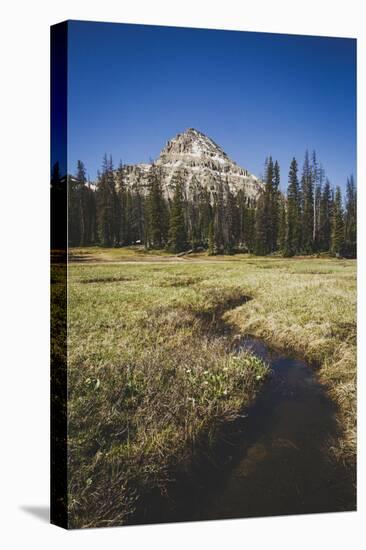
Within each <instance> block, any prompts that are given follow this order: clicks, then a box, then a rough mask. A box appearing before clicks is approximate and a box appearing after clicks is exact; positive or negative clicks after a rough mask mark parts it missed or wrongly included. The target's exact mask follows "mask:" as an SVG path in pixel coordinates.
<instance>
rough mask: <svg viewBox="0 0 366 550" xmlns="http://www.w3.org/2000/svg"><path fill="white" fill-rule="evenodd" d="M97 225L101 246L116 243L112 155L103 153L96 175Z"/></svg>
mask: <svg viewBox="0 0 366 550" xmlns="http://www.w3.org/2000/svg"><path fill="white" fill-rule="evenodd" d="M96 193H97V195H96V201H97V226H98V237H99V242H100V244H101V245H102V246H107V247H111V246H114V245H115V244H116V226H117V216H116V204H117V193H116V189H115V181H114V173H113V162H112V157H109V158H108V157H107V155H104V159H103V167H102V173H101V174H100V175H99V177H98V183H97V191H96Z"/></svg>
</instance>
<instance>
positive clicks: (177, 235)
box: [53, 152, 357, 258]
mask: <svg viewBox="0 0 366 550" xmlns="http://www.w3.org/2000/svg"><path fill="white" fill-rule="evenodd" d="M160 175H161V174H160V168H159V166H156V165H153V166H152V168H151V170H150V172H149V176H148V182H147V190H145V191H143V190H142V189H141V188H139V187H137V186H135V187H134V188H131V187H130V186H128V185H126V183H125V171H124V168H123V165H122V164H120V165H119V166H118V168H117V169H116V170H115V169H114V166H113V162H112V158H111V157H107V156H106V155H105V157H104V159H103V165H102V169H101V172H100V173H99V174H98V178H97V182H96V185H95V186H94V185H93V186H92V185H91V184H90V183H89V182H88V180H87V176H86V169H85V166H84V164H83V162H82V161H78V165H77V172H76V175H75V177H70V176H69V177H68V178H67V180H68V242H69V245H70V246H88V245H100V246H105V247H120V246H128V245H133V244H143V245H144V246H145V247H146V248H148V249H151V248H155V249H162V248H167V249H168V250H170V251H171V252H173V253H179V252H182V251H185V250H188V249H193V250H200V249H207V250H208V252H209V254H224V253H225V254H232V253H235V252H239V251H241V252H243V251H244V252H250V253H254V254H257V255H267V254H272V253H280V254H283V255H284V256H294V255H299V254H314V253H315V254H316V253H322V252H328V253H330V254H332V255H337V256H338V255H340V256H344V257H349V258H353V257H356V248H357V247H356V203H357V197H356V194H357V192H356V186H355V183H354V179H353V176H351V177H350V178H348V180H347V184H346V192H345V197H342V194H341V189H340V187H336V188H335V189H334V188H333V187H332V186H331V184H330V182H329V181H328V179H327V178H326V177H325V173H324V170H323V168H322V166H321V164H320V163H319V162H318V160H317V157H316V154H315V152H313V154H312V155H311V156H310V155H309V153H308V152H306V153H305V158H304V162H303V165H302V169H301V173H299V167H298V163H297V161H296V159H295V158H293V159H292V162H291V165H290V168H289V174H288V182H287V192H286V193H283V192H281V191H280V166H279V164H278V162H277V161H274V160H273V159H272V157H269V158H268V159H267V160H266V162H265V171H264V178H263V183H264V185H263V189H262V190H261V192H260V193H259V195H258V197H257V198H256V200H253V199H250V198H248V197H247V196H246V194H245V190H240V191H239V192H238V193H237V194H236V195H234V194H233V193H231V192H230V190H229V189H228V185H226V182H225V179H224V178H223V179H222V181H219V183H217V182H215V192H214V193H213V194H211V193H210V191H208V189H202V190H200V191H199V192H198V191H192V193H190V196H189V197H188V198H187V197H186V195H185V185H184V181H183V180H182V178H181V176H180V175H179V174H176V175H173V180H172V188H173V189H174V194H173V197H172V198H171V199H170V200H168V199H166V198H165V197H164V194H163V190H162V186H161V177H160ZM57 177H58V176H57V167H55V168H54V173H53V181H54V182H55V180H57Z"/></svg>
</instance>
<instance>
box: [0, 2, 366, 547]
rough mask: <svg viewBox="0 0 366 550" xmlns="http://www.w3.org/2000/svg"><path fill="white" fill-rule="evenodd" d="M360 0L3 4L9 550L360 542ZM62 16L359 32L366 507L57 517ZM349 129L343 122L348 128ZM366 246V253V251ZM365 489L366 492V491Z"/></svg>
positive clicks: (2, 387) (1, 497) (361, 72)
mask: <svg viewBox="0 0 366 550" xmlns="http://www.w3.org/2000/svg"><path fill="white" fill-rule="evenodd" d="M362 3H363V2H361V1H356V0H348V1H344V0H343V1H342V2H340V1H338V0H333V1H327V0H323V1H322V0H317V1H313V0H307V1H305V0H302V1H301V2H299V1H296V0H292V1H284V0H274V1H267V2H265V1H263V0H255V1H254V2H250V3H249V2H245V1H240V2H235V1H233V0H221V1H216V0H204V1H202V0H201V1H199V0H181V1H180V2H177V1H174V0H170V1H166V2H163V1H158V0H152V1H150V2H149V1H148V0H146V1H141V0H133V1H132V0H131V1H130V2H129V3H128V4H127V3H123V2H117V1H115V2H113V1H109V0H100V1H99V2H98V1H96V0H88V1H85V2H83V1H82V0H72V1H68V0H62V1H59V2H57V3H54V2H46V1H40V0H31V1H24V2H21V1H16V0H14V1H12V2H10V1H9V0H8V1H6V2H4V1H3V3H2V7H1V11H2V14H1V18H0V21H1V23H0V24H1V30H0V40H1V48H0V52H1V53H0V55H1V80H0V109H1V117H0V128H1V136H2V143H1V148H0V154H1V159H2V160H1V166H0V224H1V228H0V230H1V231H0V236H1V240H0V242H1V254H0V262H1V263H0V265H1V268H0V274H1V284H0V312H1V327H0V330H1V332H0V334H1V355H0V357H1V370H0V406H1V412H0V419H1V431H0V440H1V451H0V463H1V465H0V476H1V480H0V506H1V510H0V525H1V529H0V542H1V544H2V548H5V549H8V548H37V549H43V548H55V549H58V548H71V549H73V548H75V549H76V548H78V549H83V548H88V549H94V548H101V547H103V546H104V548H111V547H114V546H118V547H121V548H122V547H123V548H145V547H147V548H149V549H150V548H159V549H160V548H178V549H180V548H182V549H183V548H184V549H187V548H189V547H191V548H206V547H207V548H223V547H224V548H228V547H229V546H233V545H234V546H235V547H236V546H239V547H244V546H245V547H247V548H251V547H255V548H264V547H267V546H269V547H270V548H281V549H286V548H291V549H294V548H296V549H302V548H309V547H310V548H313V549H318V548H319V549H320V548H321V549H323V548H324V549H325V548H332V549H338V548H339V549H345V548H347V549H356V548H357V549H358V548H360V547H361V533H362V531H363V532H364V531H365V530H364V529H362V526H363V523H364V522H365V519H366V517H365V490H364V489H365V475H364V473H363V470H364V468H363V467H362V465H364V464H365V452H364V451H365V437H363V436H362V435H361V434H362V432H363V433H364V432H365V423H364V422H363V421H362V419H363V418H364V417H365V414H364V413H365V406H364V404H363V401H364V397H365V376H364V375H363V373H362V369H363V364H364V359H365V351H364V346H363V342H362V340H363V338H362V335H363V334H365V332H364V331H365V323H364V318H365V314H364V312H363V310H365V307H364V306H365V303H366V301H365V290H364V289H363V288H362V285H361V284H360V283H361V281H362V280H366V279H365V267H364V264H365V254H364V252H365V247H364V246H363V245H362V243H364V242H365V224H364V223H363V222H364V219H363V218H364V215H363V212H364V211H365V159H364V158H362V153H363V154H365V153H366V147H365V116H364V115H365V99H366V89H365V88H366V85H365V71H366V55H365V43H366V40H365V32H364V31H363V29H362V27H364V26H365V20H366V18H365V16H363V14H362ZM64 19H88V20H99V21H103V20H104V21H117V22H131V23H155V24H163V25H169V24H170V25H177V26H196V27H211V28H224V29H225V28H227V29H240V30H252V31H267V32H268V31H271V32H288V33H299V34H319V35H330V36H345V37H356V38H358V60H359V66H358V81H359V90H358V97H359V111H358V114H359V126H358V152H359V156H358V158H359V168H358V189H359V198H360V202H359V205H360V206H359V212H360V215H359V218H360V224H359V242H360V243H361V246H360V251H359V252H360V256H361V257H360V259H359V349H360V355H359V385H360V388H361V391H360V394H359V434H360V435H361V437H360V443H359V452H360V454H359V463H360V465H361V467H360V469H359V483H358V486H359V511H358V512H357V513H344V514H327V515H317V516H316V515H314V516H303V517H289V518H287V517H284V518H269V519H250V520H235V521H224V522H206V523H195V524H178V525H163V526H147V527H125V528H114V529H94V530H89V531H87V530H85V531H73V532H66V531H63V530H61V529H59V528H57V527H54V526H50V525H48V520H47V510H46V507H47V506H48V496H49V337H48V335H49V290H48V288H49V258H48V245H49V26H50V25H51V24H53V23H56V22H59V21H62V20H64ZM339 131H340V132H341V131H342V128H340V129H339ZM362 254H363V258H362ZM362 488H363V489H362Z"/></svg>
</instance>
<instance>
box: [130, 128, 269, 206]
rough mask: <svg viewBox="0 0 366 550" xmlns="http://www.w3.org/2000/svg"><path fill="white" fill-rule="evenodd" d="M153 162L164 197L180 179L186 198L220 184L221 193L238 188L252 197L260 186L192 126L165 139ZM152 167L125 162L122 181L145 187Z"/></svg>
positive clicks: (167, 195)
mask: <svg viewBox="0 0 366 550" xmlns="http://www.w3.org/2000/svg"><path fill="white" fill-rule="evenodd" d="M154 165H155V166H156V169H157V170H158V171H159V172H160V174H161V182H162V187H163V191H164V194H165V196H166V197H167V198H171V197H172V195H173V193H174V188H175V185H176V182H177V181H178V180H180V181H182V182H183V184H184V187H185V191H186V195H187V198H190V197H191V196H192V195H193V194H194V193H195V192H199V191H200V190H202V189H207V190H208V191H209V192H210V194H211V195H212V196H214V195H215V194H216V193H217V191H218V187H219V185H220V184H222V186H223V191H224V193H225V190H226V191H227V190H230V191H231V192H232V193H233V194H237V193H238V191H239V190H241V189H242V190H244V192H245V194H246V196H247V197H248V198H250V199H255V198H256V196H257V195H258V192H259V190H260V189H261V187H262V185H263V184H262V182H261V181H260V180H259V179H258V178H256V177H255V176H253V175H252V174H250V173H249V172H248V171H247V170H245V169H244V168H241V167H240V166H238V165H237V164H236V163H235V162H234V161H232V160H231V159H230V158H229V157H228V156H227V154H226V153H225V152H224V151H223V150H222V149H221V147H219V146H218V145H217V144H216V143H215V142H214V141H212V139H210V138H209V137H207V136H206V135H205V134H202V133H201V132H199V131H198V130H195V129H194V128H189V129H188V130H187V131H186V132H184V133H182V134H177V135H176V136H175V138H173V139H171V140H170V141H168V142H167V144H166V146H165V147H164V149H163V150H162V151H161V153H160V156H159V158H158V159H157V160H156V161H155V162H154ZM152 167H153V165H152V164H135V165H126V166H125V182H126V184H127V185H130V186H131V187H135V186H139V187H140V188H141V190H142V191H144V190H146V189H147V186H148V179H149V173H150V171H151V170H152Z"/></svg>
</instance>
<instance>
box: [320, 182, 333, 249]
mask: <svg viewBox="0 0 366 550" xmlns="http://www.w3.org/2000/svg"><path fill="white" fill-rule="evenodd" d="M332 208H333V204H332V193H331V188H330V183H329V180H328V179H326V181H325V184H324V188H323V191H322V194H321V198H320V206H319V210H320V214H319V217H320V225H319V250H320V251H321V252H329V251H330V239H331V223H332V222H331V220H332Z"/></svg>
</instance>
